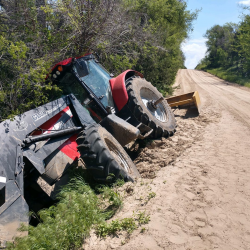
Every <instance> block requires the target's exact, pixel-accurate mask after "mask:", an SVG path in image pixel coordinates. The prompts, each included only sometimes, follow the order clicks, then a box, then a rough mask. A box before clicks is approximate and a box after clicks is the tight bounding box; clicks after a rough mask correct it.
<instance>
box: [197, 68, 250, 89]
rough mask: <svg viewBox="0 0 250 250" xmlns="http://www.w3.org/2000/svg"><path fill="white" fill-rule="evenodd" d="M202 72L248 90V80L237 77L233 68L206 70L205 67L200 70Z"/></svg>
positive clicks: (249, 81)
mask: <svg viewBox="0 0 250 250" xmlns="http://www.w3.org/2000/svg"><path fill="white" fill-rule="evenodd" d="M201 69H202V70H204V71H206V72H208V73H210V74H212V75H215V76H217V77H219V78H221V79H223V80H225V81H228V82H233V83H237V84H239V85H241V86H245V87H249V88H250V79H246V78H242V77H240V76H238V75H237V73H236V72H235V69H234V68H229V69H223V68H216V69H207V68H206V67H203V68H201Z"/></svg>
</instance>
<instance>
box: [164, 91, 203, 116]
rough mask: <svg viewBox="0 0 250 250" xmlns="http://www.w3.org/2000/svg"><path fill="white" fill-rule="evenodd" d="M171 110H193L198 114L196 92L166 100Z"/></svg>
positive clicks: (197, 94) (198, 102)
mask: <svg viewBox="0 0 250 250" xmlns="http://www.w3.org/2000/svg"><path fill="white" fill-rule="evenodd" d="M166 100H167V102H168V104H169V106H170V107H171V108H180V109H188V108H195V109H196V110H197V111H198V113H200V104H201V101H200V96H199V93H198V91H195V92H191V93H187V94H184V95H178V96H173V97H169V98H166Z"/></svg>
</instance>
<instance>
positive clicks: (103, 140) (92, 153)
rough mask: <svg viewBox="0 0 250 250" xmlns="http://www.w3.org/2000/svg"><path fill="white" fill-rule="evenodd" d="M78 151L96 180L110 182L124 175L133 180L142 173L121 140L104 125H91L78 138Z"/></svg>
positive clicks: (125, 178) (125, 177)
mask: <svg viewBox="0 0 250 250" xmlns="http://www.w3.org/2000/svg"><path fill="white" fill-rule="evenodd" d="M76 142H77V144H78V147H77V148H78V151H79V153H80V155H81V158H82V159H83V161H84V162H85V164H86V167H87V169H88V170H89V171H90V172H91V175H92V176H93V178H94V179H95V180H96V181H99V182H110V181H112V180H114V179H117V178H119V177H122V178H123V179H124V180H125V181H133V180H134V179H135V178H139V177H140V174H139V172H138V170H137V168H136V166H135V164H134V163H133V161H132V160H131V158H130V157H129V156H128V154H127V153H126V151H125V150H124V149H123V147H122V146H121V145H120V144H119V142H118V141H117V140H116V139H115V138H114V137H113V136H112V135H111V134H110V133H109V132H108V131H107V130H106V129H105V128H103V127H101V126H100V125H98V124H95V125H91V126H89V127H87V128H86V129H85V130H84V131H82V132H81V133H80V134H79V136H78V138H77V139H76Z"/></svg>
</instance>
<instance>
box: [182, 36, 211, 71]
mask: <svg viewBox="0 0 250 250" xmlns="http://www.w3.org/2000/svg"><path fill="white" fill-rule="evenodd" d="M205 42H206V39H205V38H201V39H193V40H189V41H186V42H184V43H183V44H182V51H183V53H184V55H185V57H186V60H185V66H186V67H187V68H188V69H194V68H195V67H196V65H197V64H198V63H199V61H200V60H201V59H202V58H204V57H205V54H206V51H207V47H206V44H205Z"/></svg>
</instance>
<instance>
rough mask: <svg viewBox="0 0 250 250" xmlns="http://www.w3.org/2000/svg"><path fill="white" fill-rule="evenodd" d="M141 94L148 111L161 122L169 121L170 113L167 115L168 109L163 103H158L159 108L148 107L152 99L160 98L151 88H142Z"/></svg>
mask: <svg viewBox="0 0 250 250" xmlns="http://www.w3.org/2000/svg"><path fill="white" fill-rule="evenodd" d="M140 96H141V99H142V102H143V104H144V105H145V106H146V108H147V109H148V111H149V112H150V113H151V114H152V115H153V116H154V117H155V118H156V119H157V120H159V121H161V122H167V120H168V115H167V111H166V109H165V108H164V106H163V105H162V103H159V104H158V105H157V109H155V110H152V109H149V108H148V104H149V102H151V101H156V100H158V99H159V96H158V95H156V94H155V93H154V92H153V91H152V90H151V89H147V88H142V89H141V91H140Z"/></svg>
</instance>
